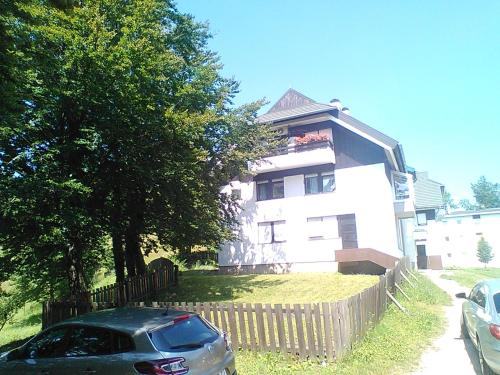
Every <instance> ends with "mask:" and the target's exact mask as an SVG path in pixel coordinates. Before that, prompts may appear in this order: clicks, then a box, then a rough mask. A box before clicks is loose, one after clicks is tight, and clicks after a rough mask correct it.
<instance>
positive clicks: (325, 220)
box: [307, 216, 339, 240]
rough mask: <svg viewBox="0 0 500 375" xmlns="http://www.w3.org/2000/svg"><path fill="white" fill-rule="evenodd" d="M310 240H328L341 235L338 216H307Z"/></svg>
mask: <svg viewBox="0 0 500 375" xmlns="http://www.w3.org/2000/svg"><path fill="white" fill-rule="evenodd" d="M307 235H308V238H309V240H327V239H332V238H338V237H339V231H338V222H337V216H319V217H308V218H307Z"/></svg>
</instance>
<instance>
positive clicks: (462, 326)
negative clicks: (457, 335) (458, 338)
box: [460, 314, 470, 339]
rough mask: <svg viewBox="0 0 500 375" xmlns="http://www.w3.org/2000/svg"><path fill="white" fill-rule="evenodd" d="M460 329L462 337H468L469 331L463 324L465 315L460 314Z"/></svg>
mask: <svg viewBox="0 0 500 375" xmlns="http://www.w3.org/2000/svg"><path fill="white" fill-rule="evenodd" d="M460 329H461V331H462V337H463V338H464V339H469V338H470V336H469V331H468V330H467V325H466V324H465V316H464V314H462V318H461V319H460Z"/></svg>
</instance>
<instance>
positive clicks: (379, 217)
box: [219, 89, 415, 272]
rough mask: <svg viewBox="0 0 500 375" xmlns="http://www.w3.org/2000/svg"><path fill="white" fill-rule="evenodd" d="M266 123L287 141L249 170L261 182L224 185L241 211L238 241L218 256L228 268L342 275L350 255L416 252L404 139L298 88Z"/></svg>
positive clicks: (355, 258)
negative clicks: (380, 130)
mask: <svg viewBox="0 0 500 375" xmlns="http://www.w3.org/2000/svg"><path fill="white" fill-rule="evenodd" d="M258 121H261V122H265V123H271V124H272V126H273V128H274V129H276V130H277V131H279V133H280V134H281V136H282V137H283V138H285V139H286V140H287V145H286V147H284V148H283V149H282V150H279V151H278V152H276V153H275V154H274V155H270V156H269V157H266V158H264V159H262V160H259V161H258V162H255V163H252V164H251V165H249V169H250V170H251V172H252V175H253V178H251V179H250V180H246V181H232V182H231V183H230V184H229V185H227V186H225V187H224V189H223V191H225V192H226V193H228V194H236V195H237V196H238V197H239V198H240V205H241V210H240V213H239V222H240V226H239V230H238V233H237V239H236V240H234V241H232V242H230V243H226V244H224V245H223V246H222V248H221V250H220V253H219V265H220V269H221V271H222V272H224V271H225V272H290V271H336V270H338V268H339V263H340V260H339V259H340V258H342V257H344V258H343V263H342V264H344V265H347V264H350V265H354V266H355V265H357V264H359V263H360V262H359V261H360V260H365V261H366V260H367V259H364V258H362V257H363V256H364V257H365V258H366V257H368V258H370V259H371V260H372V261H373V259H375V258H377V259H380V261H376V260H375V261H373V263H375V264H377V263H378V264H379V265H380V264H382V265H383V264H384V261H387V260H390V259H396V258H399V257H401V256H402V255H403V254H405V253H411V252H415V249H414V246H415V244H414V241H413V238H412V235H413V231H414V225H413V224H414V217H415V205H414V203H415V202H414V196H415V195H414V187H413V176H412V175H410V174H408V173H407V170H406V165H405V159H404V154H403V150H402V147H401V145H400V144H399V143H398V142H397V141H395V140H394V139H392V138H390V137H388V136H386V135H385V134H382V133H380V132H379V131H377V130H375V129H373V128H371V127H369V126H368V125H366V124H364V123H362V122H360V121H359V120H357V119H355V118H354V117H352V116H351V115H350V114H349V112H348V110H347V108H344V107H342V106H341V104H340V102H339V101H335V100H334V101H332V102H331V103H329V104H322V103H317V102H315V101H314V100H312V99H310V98H308V97H306V96H304V95H302V94H300V93H298V92H296V91H295V90H292V89H290V90H288V91H287V92H286V93H285V94H284V95H283V96H282V98H281V99H280V100H279V101H278V102H277V103H276V104H275V105H274V106H273V107H272V108H271V109H270V110H269V112H267V113H266V114H264V115H262V116H260V117H259V118H258ZM342 250H344V252H343V253H342V252H339V251H342ZM349 254H351V255H352V256H353V258H349V257H350V256H351V255H349ZM362 254H364V255H362ZM347 255H348V256H349V257H348V258H345V257H346V256H347ZM360 257H361V258H360ZM384 257H385V258H384Z"/></svg>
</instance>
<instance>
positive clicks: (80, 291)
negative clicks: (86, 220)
mask: <svg viewBox="0 0 500 375" xmlns="http://www.w3.org/2000/svg"><path fill="white" fill-rule="evenodd" d="M67 274H68V286H69V299H70V300H71V301H76V302H83V301H86V302H88V296H87V286H86V284H85V277H84V274H83V264H82V251H81V249H80V248H79V246H78V245H75V244H71V245H70V246H69V247H68V253H67Z"/></svg>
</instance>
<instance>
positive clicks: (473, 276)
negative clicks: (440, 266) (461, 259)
mask: <svg viewBox="0 0 500 375" xmlns="http://www.w3.org/2000/svg"><path fill="white" fill-rule="evenodd" d="M441 277H442V278H443V279H448V280H455V281H456V282H457V283H459V284H460V285H462V286H464V287H467V288H472V287H473V286H474V285H476V284H477V283H478V282H479V281H481V280H485V279H498V278H500V268H458V269H452V270H448V272H447V273H445V274H443V275H442V276H441Z"/></svg>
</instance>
